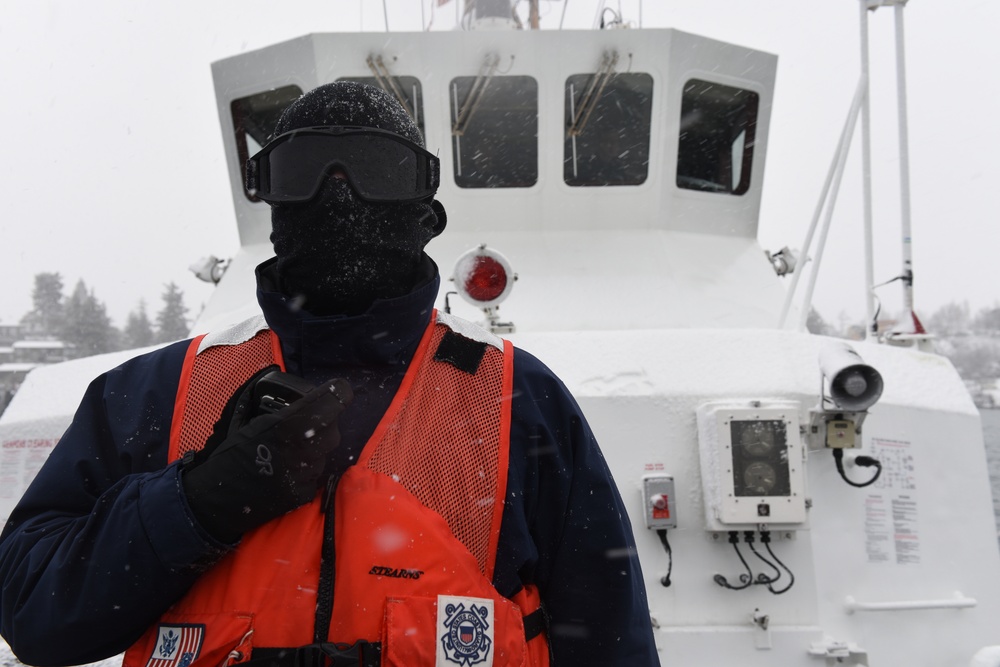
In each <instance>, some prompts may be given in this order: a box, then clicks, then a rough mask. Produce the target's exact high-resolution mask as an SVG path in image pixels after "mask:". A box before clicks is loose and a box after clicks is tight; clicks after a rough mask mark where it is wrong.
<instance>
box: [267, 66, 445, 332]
mask: <svg viewBox="0 0 1000 667" xmlns="http://www.w3.org/2000/svg"><path fill="white" fill-rule="evenodd" d="M319 125H352V126H362V127H374V128H378V129H381V130H388V131H390V132H395V133H396V134H398V135H400V136H402V137H405V138H407V139H409V140H410V141H412V142H414V143H416V144H419V145H421V146H423V144H424V142H423V138H422V137H421V136H420V130H419V129H418V128H417V126H416V125H415V124H414V122H413V120H412V119H411V118H410V116H409V114H407V113H406V110H405V109H404V108H403V107H402V105H400V104H399V103H398V102H397V101H396V99H395V98H394V97H393V96H392V95H390V94H389V93H387V92H385V91H384V90H382V89H380V88H374V87H372V86H366V85H364V84H360V83H353V82H347V81H339V82H337V83H329V84H325V85H322V86H320V87H318V88H315V89H313V90H311V91H310V92H308V93H306V94H305V95H303V96H302V97H300V98H299V99H298V100H296V101H295V102H294V103H293V104H292V105H291V106H289V107H288V108H287V109H286V110H285V111H284V113H283V114H282V115H281V118H279V119H278V124H277V126H276V127H275V129H274V136H278V135H280V134H283V133H285V132H288V131H290V130H295V129H299V128H302V127H314V126H319ZM445 222H446V216H445V213H444V208H443V207H442V206H441V205H440V204H439V203H438V202H436V201H432V200H431V198H428V199H426V200H423V201H419V202H407V203H382V202H366V201H364V200H363V199H361V198H360V197H358V195H357V193H356V192H355V191H354V190H353V189H352V188H351V185H350V184H349V183H348V182H347V181H346V180H343V179H337V178H333V177H330V178H329V179H327V180H326V181H325V182H324V184H323V187H322V188H321V190H320V192H319V194H317V195H316V197H315V198H313V199H311V200H310V201H308V202H300V203H294V204H288V203H283V204H282V203H278V204H272V205H271V242H272V243H273V244H274V253H275V255H277V258H278V261H277V274H278V286H279V289H280V290H281V291H282V292H283V293H284V294H286V295H288V296H290V297H292V298H293V299H296V302H301V304H302V307H303V308H305V309H306V310H307V311H309V312H310V313H312V314H314V315H334V314H347V315H353V314H357V313H361V312H364V311H365V310H366V309H367V308H368V306H370V305H371V304H372V302H373V301H375V300H376V299H385V298H391V297H396V296H401V295H403V294H406V293H408V292H410V291H411V290H412V289H413V287H415V286H416V285H415V283H417V282H418V281H419V279H420V278H421V277H422V276H421V272H420V270H419V269H420V266H421V260H422V257H423V249H424V246H426V245H427V243H428V242H429V241H430V240H431V239H432V238H434V237H435V236H437V235H438V234H440V233H441V232H442V231H443V230H444V227H445Z"/></svg>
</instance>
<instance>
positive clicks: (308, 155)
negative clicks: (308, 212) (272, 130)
mask: <svg viewBox="0 0 1000 667" xmlns="http://www.w3.org/2000/svg"><path fill="white" fill-rule="evenodd" d="M337 170H339V171H340V172H342V173H343V174H344V175H345V176H346V178H347V181H348V182H349V183H350V184H351V187H353V188H354V191H355V192H357V193H358V196H359V197H361V198H362V199H364V200H366V201H371V202H408V201H417V200H420V199H425V198H427V197H431V196H433V195H434V193H435V192H437V189H438V185H440V182H441V170H440V161H439V160H438V158H437V157H436V156H435V155H432V154H431V153H428V152H427V151H426V150H424V149H423V148H421V147H420V146H418V145H417V144H415V143H413V142H412V141H409V140H407V139H404V138H403V137H401V136H399V135H398V134H395V133H393V132H387V131H385V130H377V129H374V128H368V127H337V126H323V127H306V128H302V129H298V130H292V131H290V132H285V133H284V134H282V135H280V136H278V137H276V138H275V139H273V140H272V141H270V142H268V144H267V145H266V146H264V148H262V149H261V150H260V152H258V153H257V154H256V155H254V156H253V157H251V158H250V159H249V160H247V173H246V186H247V191H248V192H249V193H250V194H252V195H255V196H256V197H257V198H258V199H262V200H264V201H266V202H267V203H269V204H273V203H277V202H281V203H284V202H304V201H309V200H310V199H312V198H313V197H315V196H316V194H317V193H318V192H319V190H320V188H321V187H322V185H323V182H324V181H325V180H326V179H327V178H329V177H330V175H331V174H333V173H336V172H337Z"/></svg>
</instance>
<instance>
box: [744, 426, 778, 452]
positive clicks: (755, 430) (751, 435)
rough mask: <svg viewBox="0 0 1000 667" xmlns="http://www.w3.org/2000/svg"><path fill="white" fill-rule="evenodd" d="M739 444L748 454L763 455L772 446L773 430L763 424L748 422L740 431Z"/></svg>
mask: <svg viewBox="0 0 1000 667" xmlns="http://www.w3.org/2000/svg"><path fill="white" fill-rule="evenodd" d="M740 444H741V445H742V446H743V448H744V449H745V450H746V452H747V454H749V455H750V456H764V455H765V454H767V453H768V452H770V451H771V450H772V449H773V448H774V431H773V430H771V429H770V428H767V427H766V426H765V425H764V424H762V423H760V422H756V423H753V424H748V425H747V426H745V427H744V428H743V432H742V433H740Z"/></svg>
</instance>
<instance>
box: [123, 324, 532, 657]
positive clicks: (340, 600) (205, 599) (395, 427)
mask: <svg viewBox="0 0 1000 667" xmlns="http://www.w3.org/2000/svg"><path fill="white" fill-rule="evenodd" d="M471 326H473V325H469V324H468V323H465V322H462V321H461V320H456V319H455V318H451V317H450V316H447V315H443V314H436V316H435V317H434V318H432V322H431V324H430V326H428V328H427V331H426V332H425V333H424V335H423V337H422V339H421V341H420V343H419V345H418V347H417V350H416V353H415V354H414V358H413V361H412V363H411V364H410V368H409V369H408V370H407V372H406V374H405V376H404V378H403V380H402V383H401V385H400V387H399V389H398V391H397V392H396V395H395V397H394V398H393V400H392V403H391V404H390V407H389V409H388V410H387V411H386V413H385V415H384V416H383V418H382V420H381V421H380V422H379V424H378V426H377V427H376V429H375V432H374V433H373V434H372V436H371V438H370V439H369V441H368V443H367V444H366V445H365V447H364V450H363V451H362V453H361V455H360V457H359V460H358V462H357V464H356V465H354V466H352V467H350V468H349V469H348V470H347V471H346V472H345V473H344V474H343V475H342V476H341V477H340V479H339V481H337V483H336V490H335V492H334V493H333V494H332V495H330V497H329V498H325V497H324V494H322V493H320V494H317V497H316V498H315V499H314V500H313V501H312V502H311V503H309V504H307V505H304V506H302V507H300V508H298V509H296V510H294V511H292V512H289V513H288V514H286V515H284V516H282V517H280V518H278V519H276V520H274V521H271V522H269V523H267V524H265V525H263V526H261V527H259V528H257V529H256V530H253V531H251V532H250V533H247V534H246V535H244V537H243V540H242V541H241V543H240V545H239V546H238V547H237V548H236V549H235V550H234V551H233V552H232V553H230V554H229V555H227V556H226V557H225V558H224V559H223V560H222V561H220V562H219V563H217V564H216V565H215V566H213V567H212V569H211V570H209V571H208V572H206V573H205V574H204V575H203V576H202V577H201V578H200V579H199V580H198V581H197V582H196V583H195V585H194V586H193V587H192V588H191V590H190V591H189V592H188V593H187V594H186V595H185V597H184V598H182V599H181V600H180V601H179V602H178V603H176V604H175V605H173V606H172V607H171V608H170V609H169V610H168V611H167V612H166V613H165V614H164V615H163V616H162V617H161V618H160V620H159V622H158V623H156V624H154V625H153V626H151V627H150V628H149V630H147V632H146V633H145V634H144V635H143V636H142V637H141V638H140V639H139V640H138V641H137V642H136V643H135V644H134V645H133V646H132V647H131V648H130V649H129V650H128V652H127V653H126V655H125V660H124V663H123V665H124V667H220V666H225V665H230V664H237V663H242V662H246V661H249V660H253V662H255V663H256V662H258V660H260V659H261V657H262V656H268V657H272V658H273V657H275V656H286V654H287V653H288V651H293V652H294V650H295V649H296V648H297V647H303V646H306V645H310V644H314V643H315V642H326V643H327V644H326V645H325V646H324V650H325V651H328V653H327V655H330V654H331V653H334V652H336V649H338V648H341V647H346V646H349V645H358V642H360V643H361V644H364V645H366V646H374V647H375V649H376V651H377V655H376V657H375V662H371V660H372V658H371V655H372V654H371V651H370V650H369V649H366V650H369V653H368V655H367V657H365V659H364V660H358V661H357V662H354V663H353V664H381V665H383V666H389V665H399V666H403V665H406V666H407V667H421V666H428V667H436V666H443V665H468V666H469V667H472V666H473V665H484V666H486V667H491V666H496V667H500V666H506V665H516V666H521V665H524V666H528V665H530V666H532V667H533V666H535V665H538V666H547V665H548V664H549V658H548V644H547V641H546V638H545V634H544V632H541V628H542V626H541V624H539V623H538V621H539V620H540V619H541V609H540V599H539V595H538V591H537V589H536V588H535V587H534V586H526V587H525V588H523V589H522V590H521V591H519V592H518V593H517V594H516V595H514V596H513V598H511V599H507V598H505V597H504V596H502V595H501V594H500V593H499V592H497V591H496V589H495V588H494V587H493V585H492V583H491V580H492V576H493V568H494V564H495V559H496V550H497V540H498V538H499V533H500V521H501V516H502V513H503V505H504V498H505V493H506V482H507V463H508V461H507V457H508V451H509V439H510V405H511V400H510V399H511V391H512V366H513V352H512V348H511V345H510V343H509V342H507V341H503V340H501V339H499V338H496V337H495V336H492V335H491V334H489V333H487V332H484V331H482V330H479V329H478V328H475V329H470V328H469V327H471ZM463 334H464V335H463ZM477 360H478V361H477ZM272 364H278V365H279V366H282V368H283V363H282V359H281V348H280V343H279V342H278V340H277V336H276V335H275V334H274V333H273V332H271V331H270V330H269V329H266V328H265V325H263V320H262V319H260V318H258V320H257V321H256V322H255V321H250V322H249V323H244V324H243V325H240V326H239V327H237V328H234V329H233V330H230V331H229V332H227V333H224V334H223V335H221V336H218V337H215V338H212V337H209V338H204V339H202V338H198V339H195V340H194V341H193V342H192V344H191V347H190V349H189V352H188V356H187V358H186V360H185V364H184V369H183V371H182V374H181V381H180V384H179V387H178V394H177V402H176V408H175V413H174V420H173V422H172V427H171V436H170V454H169V459H170V460H171V461H173V460H176V459H178V458H181V457H183V456H184V455H185V454H186V453H187V452H190V451H196V450H198V449H200V448H201V447H202V446H203V445H204V443H205V441H206V439H207V437H208V435H209V434H210V433H211V430H212V426H213V424H214V422H215V421H216V420H217V419H218V418H219V416H220V415H221V413H222V410H223V408H224V407H225V403H226V402H227V400H228V397H229V396H231V395H232V394H233V392H234V391H235V390H236V388H238V387H239V386H240V385H242V384H243V383H244V382H245V381H246V380H248V379H249V378H250V377H252V376H253V375H254V374H255V373H256V372H258V371H259V370H261V369H262V368H265V367H267V366H269V365H272ZM330 501H332V502H330ZM325 502H329V505H324V503H325ZM328 516H330V517H331V518H332V519H333V523H332V524H329V523H328V521H327V517H328ZM324 530H326V531H328V534H327V539H326V540H325V539H324ZM330 534H332V537H333V545H334V546H335V548H334V549H333V550H331V551H327V552H325V553H324V551H323V547H324V542H326V543H327V545H328V547H327V548H329V537H330ZM324 557H325V558H326V559H327V560H332V561H333V562H331V563H328V564H327V568H328V569H327V571H328V572H330V573H331V574H332V575H333V576H332V582H328V585H327V586H322V585H321V583H320V581H321V569H323V567H322V564H323V560H324ZM331 594H332V601H331V600H330V595H331ZM324 607H325V608H327V609H328V610H329V612H328V614H327V616H328V625H327V623H326V621H327V618H325V617H323V615H321V614H318V613H317V609H322V608H324ZM525 619H529V620H530V622H527V621H526V620H525ZM317 625H319V626H320V627H319V628H317V627H316V626H317ZM323 625H327V627H326V628H325V631H324V630H323V629H322V626H323ZM526 625H527V626H529V629H528V631H527V634H526V630H525V626H526ZM536 626H537V629H535V627H536ZM331 647H332V648H331ZM379 655H380V662H379V658H378V656H379ZM261 664H263V662H262V663H261ZM275 664H278V663H275ZM280 664H291V663H287V662H285V663H280ZM299 664H316V665H320V666H323V665H338V664H342V663H337V662H336V661H332V660H322V659H321V660H320V661H319V662H315V661H314V662H307V661H300V663H299ZM343 664H346V663H343Z"/></svg>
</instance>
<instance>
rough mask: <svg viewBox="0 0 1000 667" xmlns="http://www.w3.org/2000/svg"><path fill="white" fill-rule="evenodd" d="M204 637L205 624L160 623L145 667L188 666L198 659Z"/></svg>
mask: <svg viewBox="0 0 1000 667" xmlns="http://www.w3.org/2000/svg"><path fill="white" fill-rule="evenodd" d="M204 638H205V626H204V625H201V624H185V625H162V624H161V625H160V627H159V628H157V630H156V645H155V646H154V647H153V654H152V655H151V656H149V661H148V662H147V663H146V667H188V665H190V664H191V663H192V662H194V661H195V660H197V659H198V654H199V653H201V642H202V640H203V639H204Z"/></svg>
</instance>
